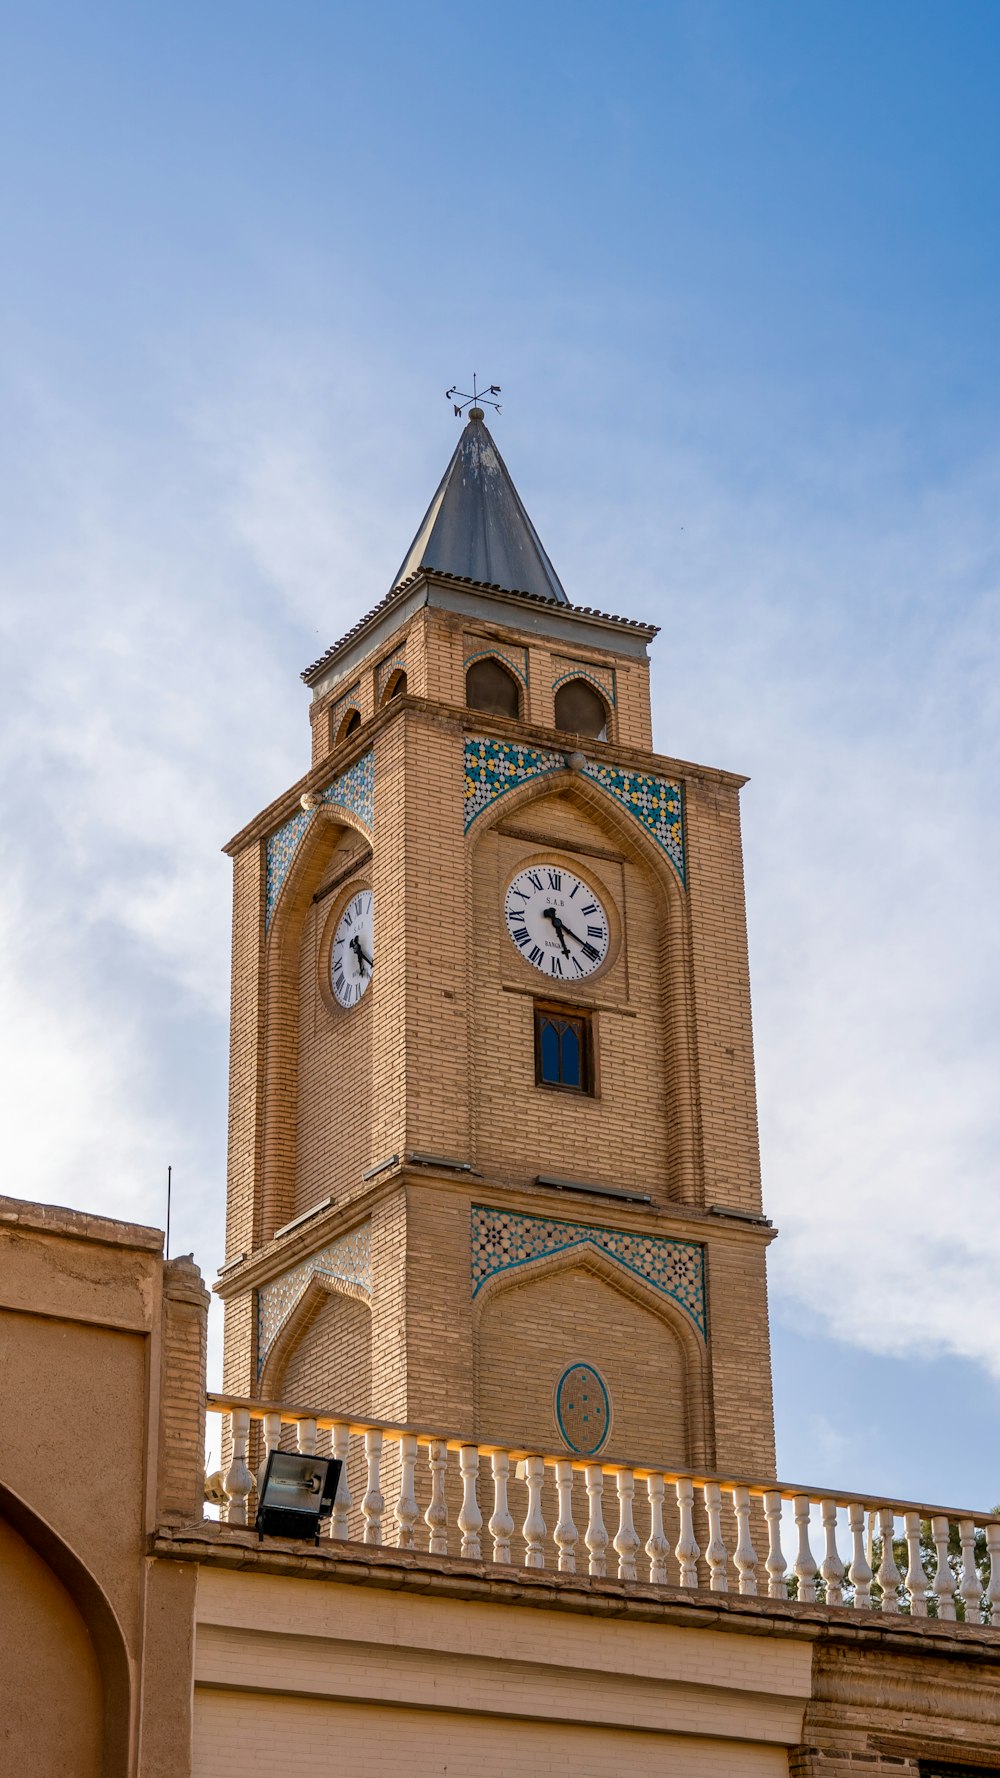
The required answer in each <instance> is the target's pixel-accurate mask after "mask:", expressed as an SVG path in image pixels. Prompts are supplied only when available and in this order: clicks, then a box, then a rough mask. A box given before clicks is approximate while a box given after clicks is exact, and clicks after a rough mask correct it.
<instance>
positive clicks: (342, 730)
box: [333, 710, 361, 747]
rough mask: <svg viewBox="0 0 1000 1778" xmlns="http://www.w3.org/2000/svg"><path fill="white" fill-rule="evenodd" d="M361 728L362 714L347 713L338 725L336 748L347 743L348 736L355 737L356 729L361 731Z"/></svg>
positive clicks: (334, 742)
mask: <svg viewBox="0 0 1000 1778" xmlns="http://www.w3.org/2000/svg"><path fill="white" fill-rule="evenodd" d="M360 727H361V712H360V710H348V711H346V712H345V714H344V716H343V717H342V718H341V721H340V722H339V723H338V725H337V732H336V734H335V735H334V737H333V745H334V747H339V746H340V743H341V741H346V740H347V737H348V735H353V733H354V731H355V729H359V728H360Z"/></svg>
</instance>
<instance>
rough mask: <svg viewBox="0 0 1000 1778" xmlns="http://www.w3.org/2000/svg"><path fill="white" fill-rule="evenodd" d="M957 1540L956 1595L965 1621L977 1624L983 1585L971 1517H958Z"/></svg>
mask: <svg viewBox="0 0 1000 1778" xmlns="http://www.w3.org/2000/svg"><path fill="white" fill-rule="evenodd" d="M958 1541H959V1543H960V1544H961V1546H962V1577H961V1579H960V1581H959V1583H958V1596H959V1598H960V1599H961V1601H962V1604H963V1605H964V1606H965V1621H966V1623H967V1624H978V1623H979V1620H980V1617H981V1605H980V1601H981V1599H982V1595H983V1587H982V1582H981V1581H980V1579H979V1570H978V1569H977V1567H976V1531H975V1526H974V1525H973V1523H972V1520H971V1519H959V1521H958Z"/></svg>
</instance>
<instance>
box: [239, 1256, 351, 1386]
mask: <svg viewBox="0 0 1000 1778" xmlns="http://www.w3.org/2000/svg"><path fill="white" fill-rule="evenodd" d="M313 1278H337V1279H339V1280H340V1282H341V1283H342V1284H353V1285H356V1286H357V1288H358V1289H359V1290H362V1291H364V1293H365V1295H366V1296H369V1297H370V1296H371V1287H372V1255H371V1223H370V1222H363V1223H362V1224H361V1225H360V1227H359V1228H356V1229H352V1230H351V1231H350V1234H347V1235H341V1236H340V1238H339V1240H336V1241H331V1242H330V1243H329V1245H328V1246H327V1247H323V1248H321V1249H320V1251H319V1252H318V1253H311V1254H310V1255H309V1258H308V1259H304V1260H302V1261H301V1263H300V1264H299V1265H297V1266H292V1267H291V1269H290V1271H287V1272H283V1273H282V1274H281V1277H280V1278H274V1279H272V1281H271V1283H270V1284H265V1285H264V1287H263V1289H262V1290H259V1291H258V1292H257V1378H258V1381H259V1379H260V1376H261V1374H262V1372H263V1369H264V1366H265V1364H266V1363H267V1360H268V1355H269V1353H270V1351H271V1348H272V1347H273V1345H274V1342H275V1340H276V1339H277V1337H278V1335H279V1333H280V1332H281V1330H282V1328H283V1327H284V1325H285V1323H286V1321H287V1320H288V1317H289V1316H290V1315H291V1313H292V1310H293V1309H294V1308H295V1306H296V1304H297V1303H298V1302H300V1301H301V1298H302V1297H303V1295H304V1294H305V1291H306V1289H307V1288H308V1286H309V1284H310V1283H311V1281H312V1279H313Z"/></svg>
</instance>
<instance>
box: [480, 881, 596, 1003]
mask: <svg viewBox="0 0 1000 1778" xmlns="http://www.w3.org/2000/svg"><path fill="white" fill-rule="evenodd" d="M503 911H504V919H505V920H506V922H507V931H508V932H509V933H510V938H511V943H512V944H513V945H515V946H516V948H517V949H518V951H520V953H521V956H522V957H523V958H524V959H525V961H526V962H528V963H531V964H533V965H534V967H535V968H536V969H538V970H540V971H541V973H542V975H544V976H546V977H547V978H548V980H549V981H557V982H558V981H563V982H578V981H580V980H581V979H582V978H583V977H584V976H587V975H593V973H594V970H595V969H599V968H600V967H601V964H602V963H603V962H604V959H605V958H606V956H607V954H608V946H609V944H610V943H611V927H610V924H609V922H608V916H607V914H606V913H605V911H604V908H603V907H602V905H601V902H600V900H599V899H598V897H597V895H595V893H594V891H593V889H591V887H590V885H589V883H584V882H583V881H582V880H581V879H580V878H579V877H578V876H575V875H574V873H573V872H572V871H571V870H566V869H565V867H564V866H563V865H561V864H533V865H530V866H529V867H528V869H526V870H522V871H519V872H518V874H517V876H516V877H515V878H514V881H513V882H512V883H511V885H510V888H509V889H508V890H507V893H506V895H505V896H504V904H503Z"/></svg>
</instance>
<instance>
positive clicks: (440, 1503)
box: [424, 1438, 448, 1556]
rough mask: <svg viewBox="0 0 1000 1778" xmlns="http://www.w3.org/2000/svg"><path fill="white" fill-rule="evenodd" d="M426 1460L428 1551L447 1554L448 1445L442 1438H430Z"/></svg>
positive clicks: (437, 1554) (438, 1554)
mask: <svg viewBox="0 0 1000 1778" xmlns="http://www.w3.org/2000/svg"><path fill="white" fill-rule="evenodd" d="M427 1460H428V1462H429V1464H430V1470H431V1498H430V1504H429V1506H428V1508H427V1511H426V1512H425V1514H424V1521H425V1523H426V1525H427V1529H428V1531H429V1532H430V1544H429V1553H430V1554H431V1555H432V1556H446V1555H447V1554H448V1503H447V1501H446V1499H445V1493H444V1480H445V1468H446V1466H447V1463H448V1446H447V1443H446V1441H445V1440H444V1439H443V1438H434V1439H431V1442H430V1444H429V1445H428V1447H427Z"/></svg>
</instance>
